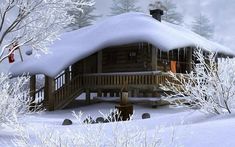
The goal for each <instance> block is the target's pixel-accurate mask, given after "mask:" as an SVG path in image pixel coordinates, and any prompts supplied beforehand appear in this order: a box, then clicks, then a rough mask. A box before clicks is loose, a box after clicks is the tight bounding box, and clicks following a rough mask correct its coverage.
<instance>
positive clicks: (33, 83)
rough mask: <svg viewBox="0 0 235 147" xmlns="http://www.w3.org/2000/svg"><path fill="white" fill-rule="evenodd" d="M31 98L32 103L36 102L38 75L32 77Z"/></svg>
mask: <svg viewBox="0 0 235 147" xmlns="http://www.w3.org/2000/svg"><path fill="white" fill-rule="evenodd" d="M29 85H30V97H31V98H32V101H34V100H35V92H36V75H33V76H31V77H30V84H29Z"/></svg>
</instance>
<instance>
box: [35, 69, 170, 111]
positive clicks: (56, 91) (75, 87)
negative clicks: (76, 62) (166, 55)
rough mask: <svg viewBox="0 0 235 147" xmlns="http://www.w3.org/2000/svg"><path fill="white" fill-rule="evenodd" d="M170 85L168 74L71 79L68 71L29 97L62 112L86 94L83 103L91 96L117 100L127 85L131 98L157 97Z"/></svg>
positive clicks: (139, 73)
mask: <svg viewBox="0 0 235 147" xmlns="http://www.w3.org/2000/svg"><path fill="white" fill-rule="evenodd" d="M166 80H168V81H172V79H171V78H170V77H169V75H168V74H167V73H163V72H158V71H148V72H123V73H99V74H86V75H77V76H76V77H73V76H72V72H70V71H67V72H64V73H62V74H61V75H59V76H58V77H56V78H55V79H52V78H49V77H45V87H43V88H41V89H39V90H37V91H34V89H32V88H35V87H31V96H32V97H33V98H34V99H36V102H37V103H38V104H40V103H41V104H43V106H44V107H45V108H46V109H47V110H49V111H53V110H57V109H63V108H64V107H66V106H67V105H68V104H69V103H71V102H72V101H73V100H74V99H75V98H77V97H78V96H79V95H81V94H82V93H86V100H87V102H88V103H89V101H90V93H91V92H92V93H97V95H98V96H104V97H106V96H107V93H109V95H110V96H111V97H112V96H119V93H120V91H121V89H122V87H123V85H128V91H129V93H130V95H131V96H137V95H139V94H140V93H141V94H142V95H143V96H159V92H161V90H160V88H159V86H160V85H161V84H162V85H163V84H164V83H165V82H166ZM34 82H35V77H34V76H32V78H31V85H35V83H34Z"/></svg>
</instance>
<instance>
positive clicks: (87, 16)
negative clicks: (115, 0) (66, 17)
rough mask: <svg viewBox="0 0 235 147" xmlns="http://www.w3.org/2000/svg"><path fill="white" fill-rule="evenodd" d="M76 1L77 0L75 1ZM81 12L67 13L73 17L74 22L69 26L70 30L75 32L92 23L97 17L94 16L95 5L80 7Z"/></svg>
mask: <svg viewBox="0 0 235 147" xmlns="http://www.w3.org/2000/svg"><path fill="white" fill-rule="evenodd" d="M76 1H78V0H76ZM87 1H88V2H92V1H93V0H87ZM81 8H82V9H83V11H80V10H71V11H68V12H69V14H70V15H72V16H74V22H72V23H71V24H69V26H68V27H69V28H71V29H72V30H76V29H79V28H82V27H85V26H89V25H91V24H92V22H93V21H95V20H96V18H97V17H100V16H99V15H95V14H94V11H95V9H96V8H95V5H91V6H82V7H81Z"/></svg>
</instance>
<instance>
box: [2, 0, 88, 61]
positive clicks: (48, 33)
mask: <svg viewBox="0 0 235 147" xmlns="http://www.w3.org/2000/svg"><path fill="white" fill-rule="evenodd" d="M91 5H93V2H92V1H89V2H86V0H78V1H74V0H2V1H1V2H0V18H1V19H0V62H1V61H3V60H4V59H5V58H7V57H8V56H9V55H10V54H11V53H12V52H14V51H15V50H18V49H20V48H22V47H24V46H27V47H29V48H31V49H33V50H35V51H42V52H44V53H47V52H48V48H47V46H48V45H50V44H51V43H52V42H53V41H54V40H56V39H57V38H58V37H59V34H60V33H61V31H62V30H63V29H64V27H66V26H67V25H68V24H70V23H71V22H72V21H73V20H74V19H73V16H71V15H69V14H68V13H67V12H68V11H69V10H78V11H82V7H83V6H91ZM9 48H11V51H10V52H8V49H9Z"/></svg>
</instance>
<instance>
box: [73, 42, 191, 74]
mask: <svg viewBox="0 0 235 147" xmlns="http://www.w3.org/2000/svg"><path fill="white" fill-rule="evenodd" d="M190 55H191V52H190V49H189V48H185V49H179V50H178V49H175V50H172V51H169V52H164V51H161V50H160V49H157V48H155V47H153V46H152V45H151V44H148V43H135V44H129V45H123V46H114V47H109V48H105V49H103V50H102V51H99V52H97V53H95V54H93V55H91V56H89V57H87V58H85V59H83V60H81V61H79V62H77V63H75V64H74V65H73V66H72V73H73V75H78V74H87V73H113V72H140V71H156V70H158V71H163V72H167V71H170V70H171V61H176V62H177V72H181V73H185V72H186V71H189V69H190V67H189V61H190V60H191V59H190V58H189V56H190ZM191 56H192V55H191ZM98 60H99V61H98Z"/></svg>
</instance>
